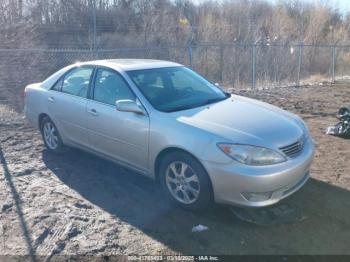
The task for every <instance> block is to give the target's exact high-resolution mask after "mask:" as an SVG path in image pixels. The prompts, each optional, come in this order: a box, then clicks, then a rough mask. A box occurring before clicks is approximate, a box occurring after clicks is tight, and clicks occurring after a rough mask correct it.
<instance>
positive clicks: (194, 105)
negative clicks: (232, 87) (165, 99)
mask: <svg viewBox="0 0 350 262" xmlns="http://www.w3.org/2000/svg"><path fill="white" fill-rule="evenodd" d="M229 97H230V96H225V97H220V98H218V97H216V98H211V99H207V100H204V102H200V103H197V104H192V105H182V106H178V107H174V108H172V109H170V110H168V111H166V112H168V113H171V112H176V111H181V110H187V109H192V108H195V107H200V106H205V105H209V104H213V103H216V102H220V101H223V100H226V99H227V98H229Z"/></svg>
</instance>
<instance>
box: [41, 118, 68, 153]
mask: <svg viewBox="0 0 350 262" xmlns="http://www.w3.org/2000/svg"><path fill="white" fill-rule="evenodd" d="M40 130H41V135H42V137H43V140H44V143H45V146H46V148H47V149H48V150H49V151H51V152H53V153H62V152H65V151H66V150H67V148H66V147H65V146H64V145H63V143H62V140H61V137H60V134H59V133H58V130H57V127H56V126H55V124H54V123H53V122H52V120H51V119H50V118H49V117H47V116H46V117H44V118H43V120H42V121H41V124H40Z"/></svg>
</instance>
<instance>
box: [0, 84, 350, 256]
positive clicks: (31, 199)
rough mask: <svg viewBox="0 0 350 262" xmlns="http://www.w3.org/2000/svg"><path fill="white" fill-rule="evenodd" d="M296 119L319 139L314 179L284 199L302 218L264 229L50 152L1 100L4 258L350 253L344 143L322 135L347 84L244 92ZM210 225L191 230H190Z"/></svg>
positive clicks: (100, 164)
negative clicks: (174, 202)
mask: <svg viewBox="0 0 350 262" xmlns="http://www.w3.org/2000/svg"><path fill="white" fill-rule="evenodd" d="M240 93H241V94H243V95H247V96H250V97H257V98H259V99H261V100H264V101H267V102H270V103H272V104H275V105H277V106H280V107H283V108H285V109H287V110H290V111H293V112H295V113H297V114H299V115H301V116H302V117H303V118H304V119H305V120H306V122H307V123H308V125H309V127H310V131H311V133H312V136H313V138H314V139H315V142H316V144H317V153H316V158H315V161H314V164H313V166H312V170H311V171H312V177H313V178H312V179H311V180H310V181H309V182H308V183H307V184H306V186H305V187H304V188H302V189H301V190H300V191H298V192H297V193H296V194H294V195H292V196H291V197H289V198H287V199H286V200H284V201H282V203H281V204H280V205H287V206H289V207H292V208H293V209H294V210H298V212H300V213H301V214H302V216H303V219H302V221H299V222H294V223H288V224H280V225H275V226H269V227H262V226H257V225H254V224H251V223H247V222H244V221H241V220H239V219H238V218H237V217H235V216H234V215H233V213H232V212H231V211H230V209H229V208H228V207H225V206H215V207H212V208H210V209H208V210H206V211H202V212H196V213H193V212H189V211H184V210H181V209H178V208H175V207H173V206H171V205H170V204H169V202H168V201H166V200H165V199H164V195H163V194H162V193H161V192H160V190H159V187H158V185H157V184H156V183H155V182H153V181H150V180H148V179H147V178H144V177H142V176H140V175H137V174H135V173H133V172H131V171H129V170H127V169H124V168H123V167H120V166H118V165H115V164H112V163H109V162H107V161H104V160H102V159H99V158H97V157H94V156H92V155H89V154H87V153H84V152H81V151H77V150H71V151H69V152H67V153H66V154H64V155H61V156H58V155H53V154H50V153H48V152H47V151H46V150H45V148H44V146H43V143H42V140H41V137H40V135H39V133H38V131H36V130H33V129H32V128H31V127H29V126H28V125H27V124H26V123H25V120H24V119H23V116H22V115H21V114H18V113H16V112H14V111H11V109H9V108H8V107H5V106H0V158H1V165H2V167H0V212H1V213H0V255H15V254H17V255H18V254H27V255H28V254H29V255H44V256H49V257H52V256H55V255H63V254H68V255H69V254H84V255H108V254H154V255H156V254H174V253H176V254H350V249H349V239H350V219H349V217H350V191H349V190H350V164H349V163H350V146H349V145H350V140H345V139H341V138H336V137H332V136H328V135H325V134H324V131H325V129H326V127H327V126H328V125H330V124H332V123H335V122H336V119H335V118H334V116H335V114H336V112H337V110H338V108H339V107H340V106H342V105H346V104H350V99H349V98H350V85H347V84H338V85H335V86H325V85H324V86H313V87H305V88H283V89H274V90H263V91H259V92H257V93H256V94H254V93H253V92H250V91H246V92H243V91H242V92H240ZM198 224H203V225H205V226H208V227H209V229H208V230H207V231H204V232H200V233H192V232H191V229H192V227H193V226H195V225H198Z"/></svg>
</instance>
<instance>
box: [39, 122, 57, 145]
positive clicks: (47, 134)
mask: <svg viewBox="0 0 350 262" xmlns="http://www.w3.org/2000/svg"><path fill="white" fill-rule="evenodd" d="M43 133H44V139H45V142H46V144H47V146H48V147H49V148H50V149H53V150H54V149H56V148H57V147H58V136H57V132H56V128H55V126H54V125H53V124H52V123H50V122H46V123H45V124H44V128H43Z"/></svg>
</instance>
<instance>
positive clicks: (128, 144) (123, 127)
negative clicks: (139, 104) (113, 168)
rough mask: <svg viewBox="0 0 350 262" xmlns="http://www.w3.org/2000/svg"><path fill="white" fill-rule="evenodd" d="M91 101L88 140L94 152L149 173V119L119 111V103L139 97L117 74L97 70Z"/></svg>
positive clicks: (88, 105) (107, 70)
mask: <svg viewBox="0 0 350 262" xmlns="http://www.w3.org/2000/svg"><path fill="white" fill-rule="evenodd" d="M94 79H95V80H94V85H93V89H92V94H91V96H92V97H91V98H92V99H91V100H89V101H88V103H87V107H86V109H87V112H88V114H87V115H88V129H89V139H90V143H91V145H92V147H93V148H94V150H96V151H98V152H100V153H102V154H104V155H107V156H109V157H112V158H114V159H117V160H119V161H122V162H124V163H127V164H128V165H131V166H132V167H134V168H137V169H140V170H142V171H146V170H147V162H148V161H147V160H148V137H149V135H148V134H149V117H148V116H147V115H141V114H136V113H132V112H120V111H117V109H116V106H115V105H116V101H117V100H125V99H128V100H135V101H136V99H137V98H136V96H135V94H134V93H133V92H132V90H131V89H130V87H129V85H128V84H127V82H126V81H125V79H124V78H123V76H121V75H120V74H119V73H118V72H116V71H114V70H111V69H108V68H102V67H101V68H97V69H96V73H95V77H94Z"/></svg>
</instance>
